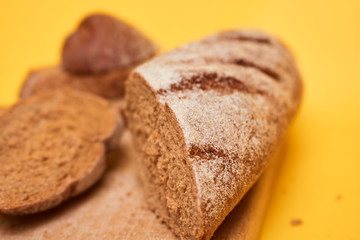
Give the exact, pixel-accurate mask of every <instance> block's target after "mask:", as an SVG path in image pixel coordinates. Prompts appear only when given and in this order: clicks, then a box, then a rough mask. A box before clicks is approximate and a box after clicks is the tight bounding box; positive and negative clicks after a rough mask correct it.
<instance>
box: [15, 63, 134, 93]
mask: <svg viewBox="0 0 360 240" xmlns="http://www.w3.org/2000/svg"><path fill="white" fill-rule="evenodd" d="M130 71H131V68H129V69H121V70H114V71H110V72H106V73H100V74H73V73H70V72H67V71H65V70H64V69H63V68H62V67H59V66H55V67H48V68H43V69H39V70H35V71H32V72H30V74H29V76H28V77H27V79H26V81H25V83H24V85H23V87H22V89H21V92H20V97H21V98H28V97H31V96H33V95H36V94H38V93H40V92H43V91H48V90H52V89H58V88H62V87H70V88H73V89H76V90H79V91H83V92H89V93H93V94H96V95H99V96H101V97H104V98H107V99H116V98H122V97H123V95H124V91H125V88H124V82H125V79H126V78H127V77H128V74H129V73H130Z"/></svg>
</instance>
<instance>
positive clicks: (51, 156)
mask: <svg viewBox="0 0 360 240" xmlns="http://www.w3.org/2000/svg"><path fill="white" fill-rule="evenodd" d="M120 131H121V122H120V117H119V115H118V113H117V110H116V109H115V108H114V107H112V105H111V104H110V103H109V102H108V101H105V100H103V99H101V98H99V97H96V96H93V95H90V94H86V93H81V92H77V91H74V90H70V89H63V90H56V91H48V92H46V93H41V94H39V95H36V96H34V97H31V98H29V99H25V100H21V101H20V102H19V103H17V104H16V105H14V106H13V107H11V108H9V109H8V110H7V111H6V112H5V113H4V114H3V115H2V116H1V117H0V132H1V135H0V165H1V168H0V213H5V214H29V213H35V212H40V211H43V210H46V209H49V208H51V207H54V206H56V205H58V204H60V203H61V202H63V201H64V200H66V199H68V198H70V197H72V196H75V195H77V194H79V193H81V192H83V191H84V190H86V189H87V188H89V187H90V186H91V185H93V184H94V183H95V182H96V181H97V180H98V179H99V178H100V177H101V176H102V174H103V172H104V170H105V160H104V156H105V153H106V151H107V150H109V149H111V148H113V147H114V146H116V145H117V141H118V140H117V138H118V135H119V132H120Z"/></svg>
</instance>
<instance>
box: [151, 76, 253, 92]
mask: <svg viewBox="0 0 360 240" xmlns="http://www.w3.org/2000/svg"><path fill="white" fill-rule="evenodd" d="M194 89H201V90H204V91H206V90H216V91H218V92H220V93H221V94H230V93H232V92H233V91H241V92H249V89H248V88H247V87H246V85H245V84H244V83H243V82H242V81H240V80H239V79H237V78H234V77H232V76H218V74H217V73H216V72H202V73H195V74H193V75H192V76H191V77H187V76H183V78H182V79H181V81H180V82H179V83H173V84H171V85H170V89H169V91H170V92H179V91H186V90H194ZM166 92H167V90H166V89H159V90H158V91H157V93H158V94H164V93H166Z"/></svg>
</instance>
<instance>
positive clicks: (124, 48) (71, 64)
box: [62, 14, 157, 73]
mask: <svg viewBox="0 0 360 240" xmlns="http://www.w3.org/2000/svg"><path fill="white" fill-rule="evenodd" d="M156 50H157V47H156V46H155V45H154V44H153V43H152V42H151V41H150V40H149V39H147V38H146V37H145V36H144V35H143V34H141V33H140V32H139V31H137V30H136V29H135V28H133V27H131V26H129V25H128V24H126V23H124V22H122V21H119V20H118V19H116V18H113V17H111V16H107V15H104V14H93V15H90V16H88V17H86V18H85V19H84V20H83V21H82V22H81V23H80V25H79V27H78V29H77V30H76V31H75V32H74V33H73V34H71V35H70V36H69V37H68V38H67V39H66V41H65V44H64V47H63V52H62V63H63V67H64V69H65V70H67V71H69V72H76V73H99V72H107V71H112V70H114V69H124V68H128V67H129V66H135V65H138V64H139V63H142V62H143V61H145V60H147V59H149V58H151V57H153V56H154V54H155V52H156Z"/></svg>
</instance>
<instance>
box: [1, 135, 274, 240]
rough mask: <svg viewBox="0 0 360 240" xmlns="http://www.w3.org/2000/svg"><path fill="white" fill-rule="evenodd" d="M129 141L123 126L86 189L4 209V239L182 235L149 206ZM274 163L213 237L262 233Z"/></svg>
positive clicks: (128, 239) (248, 238) (247, 237)
mask: <svg viewBox="0 0 360 240" xmlns="http://www.w3.org/2000/svg"><path fill="white" fill-rule="evenodd" d="M130 141H131V137H130V136H129V134H128V131H126V130H125V132H124V134H123V135H122V139H121V146H120V149H119V150H118V151H114V152H112V153H110V154H108V155H107V165H108V168H107V170H106V174H105V175H104V177H103V178H102V179H101V181H99V183H98V184H96V186H95V187H94V188H91V190H89V191H87V192H86V193H84V194H81V195H80V196H78V197H76V198H73V199H71V201H67V202H66V203H64V204H61V205H60V206H59V207H57V208H54V209H51V210H49V211H46V212H42V213H39V214H36V215H27V216H16V217H14V216H2V215H0V239H6V240H19V239H26V240H38V239H46V240H50V239H54V240H57V239H64V240H72V239H122V240H144V239H166V240H176V239H178V238H177V237H175V235H173V234H172V232H171V231H170V230H169V229H168V228H167V226H166V225H165V224H161V222H160V221H158V219H156V216H155V215H154V214H153V213H152V212H151V211H150V210H149V209H148V207H147V204H146V201H145V198H144V195H143V189H142V187H141V184H140V183H139V181H137V180H138V179H137V169H136V168H135V166H134V165H135V164H136V161H134V160H135V157H136V154H137V153H136V152H135V149H134V147H133V145H132V143H131V142H130ZM273 157H274V160H277V159H276V158H275V156H273ZM276 162H278V161H276ZM273 169H274V168H268V169H266V172H265V173H264V174H263V175H262V176H261V178H260V179H259V181H258V182H257V183H256V185H255V186H254V187H253V188H252V189H251V190H250V191H249V192H248V193H247V194H246V195H245V197H244V198H243V199H242V200H241V201H240V203H239V204H238V205H237V206H236V208H235V209H234V211H233V212H231V213H230V214H229V215H228V216H227V217H226V219H225V221H224V222H223V223H222V224H221V226H220V227H219V228H218V229H217V231H216V232H215V234H214V239H220V240H231V239H239V240H257V239H258V238H257V236H258V235H259V233H260V229H261V224H262V221H263V216H264V212H265V210H264V209H265V208H266V202H267V200H268V198H269V190H271V188H270V187H269V184H270V185H271V183H272V182H273V177H274V172H273ZM270 170H271V171H272V172H269V171H270ZM269 173H270V174H269Z"/></svg>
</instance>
